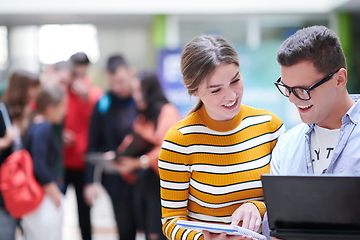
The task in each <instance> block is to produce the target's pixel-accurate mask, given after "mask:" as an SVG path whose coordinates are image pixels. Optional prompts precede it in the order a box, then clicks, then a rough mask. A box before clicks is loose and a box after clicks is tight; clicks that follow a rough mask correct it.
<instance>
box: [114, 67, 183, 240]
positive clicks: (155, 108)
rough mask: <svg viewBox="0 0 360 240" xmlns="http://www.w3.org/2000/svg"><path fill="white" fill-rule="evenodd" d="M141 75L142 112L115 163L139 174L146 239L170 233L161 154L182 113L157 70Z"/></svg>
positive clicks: (137, 91) (137, 90)
mask: <svg viewBox="0 0 360 240" xmlns="http://www.w3.org/2000/svg"><path fill="white" fill-rule="evenodd" d="M138 77H139V81H137V82H136V85H135V88H134V94H133V97H134V99H135V102H136V107H137V110H138V116H137V118H136V119H135V121H134V124H133V129H132V133H131V134H129V135H127V136H126V138H125V140H124V141H123V143H122V144H121V145H120V147H119V148H118V152H119V153H120V154H121V157H119V158H118V159H117V162H116V163H114V165H113V166H114V167H115V168H116V169H117V170H118V171H119V172H120V174H121V175H122V176H128V175H134V176H136V180H135V181H136V184H135V183H134V184H135V188H136V193H135V196H136V197H135V201H136V204H135V209H136V210H135V211H138V218H139V219H140V222H141V225H142V227H143V228H144V231H145V237H146V239H147V240H160V239H166V237H165V236H164V235H163V233H162V230H161V226H162V225H161V204H160V188H159V186H160V178H159V173H158V158H159V152H160V149H161V144H162V142H163V140H164V137H165V134H166V132H167V131H168V130H169V129H170V127H172V126H173V125H174V124H175V123H177V122H178V121H179V120H180V113H179V111H178V109H177V108H176V107H175V106H174V105H173V104H171V103H169V101H168V100H167V98H166V97H165V95H164V93H163V91H162V89H161V86H160V83H159V80H158V78H157V75H156V74H155V73H154V72H152V71H143V72H141V73H140V74H139V75H138Z"/></svg>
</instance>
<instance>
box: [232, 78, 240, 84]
mask: <svg viewBox="0 0 360 240" xmlns="http://www.w3.org/2000/svg"><path fill="white" fill-rule="evenodd" d="M239 81H240V78H238V79H236V80H234V81H232V82H231V84H235V83H237V82H239Z"/></svg>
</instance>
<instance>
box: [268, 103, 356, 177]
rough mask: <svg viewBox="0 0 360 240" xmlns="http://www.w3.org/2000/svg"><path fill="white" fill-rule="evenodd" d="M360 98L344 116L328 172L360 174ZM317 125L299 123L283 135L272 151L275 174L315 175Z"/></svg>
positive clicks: (272, 171)
mask: <svg viewBox="0 0 360 240" xmlns="http://www.w3.org/2000/svg"><path fill="white" fill-rule="evenodd" d="M358 122H360V102H357V103H355V104H354V105H353V106H352V107H351V108H350V109H349V110H348V111H347V113H346V114H345V115H344V116H343V118H342V125H341V128H340V136H339V140H338V143H337V145H336V147H335V149H334V153H333V156H332V159H331V161H330V164H329V167H328V168H327V170H326V171H325V173H324V174H336V175H350V176H353V175H355V176H360V127H359V126H358ZM313 130H314V125H307V124H304V123H302V124H299V125H298V126H296V127H294V128H292V129H290V130H289V131H287V132H286V133H284V134H282V135H281V136H280V137H279V140H278V142H277V144H276V146H275V148H274V150H273V152H272V159H271V174H274V175H314V167H313V164H312V160H311V154H310V136H311V133H312V131H313Z"/></svg>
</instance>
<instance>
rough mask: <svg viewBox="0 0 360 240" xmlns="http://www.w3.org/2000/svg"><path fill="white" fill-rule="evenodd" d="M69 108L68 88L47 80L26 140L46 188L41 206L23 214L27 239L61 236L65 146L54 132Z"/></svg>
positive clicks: (59, 238)
mask: <svg viewBox="0 0 360 240" xmlns="http://www.w3.org/2000/svg"><path fill="white" fill-rule="evenodd" d="M65 112H66V95H65V92H64V91H63V90H62V89H61V88H59V87H57V86H55V85H52V84H46V85H45V86H44V87H43V88H42V90H41V91H40V92H39V95H38V96H37V99H36V113H35V115H34V117H33V119H32V122H31V124H30V125H29V128H28V130H27V132H26V134H25V140H24V142H25V143H26V148H27V150H28V151H29V153H30V155H31V157H32V159H33V162H34V174H35V177H36V180H37V181H38V182H39V183H40V185H42V186H43V188H44V192H45V196H44V198H43V200H42V202H41V204H40V206H39V207H38V208H37V209H36V210H35V211H33V212H31V213H29V214H27V215H25V216H24V217H23V218H22V221H21V225H22V227H23V231H24V236H25V239H26V240H41V239H44V240H45V239H47V240H61V232H62V217H63V193H62V192H61V190H60V189H61V184H62V181H59V179H60V178H61V176H59V175H60V174H59V173H58V169H59V166H60V165H61V164H62V163H61V161H60V159H61V157H59V156H60V155H61V154H62V149H61V139H60V138H59V136H58V135H56V134H54V131H53V125H54V124H60V123H61V122H62V121H63V118H64V116H65Z"/></svg>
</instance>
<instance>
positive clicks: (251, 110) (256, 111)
mask: <svg viewBox="0 0 360 240" xmlns="http://www.w3.org/2000/svg"><path fill="white" fill-rule="evenodd" d="M241 111H243V113H245V114H246V115H249V116H260V115H270V116H271V117H273V118H275V119H278V120H280V118H279V117H278V116H277V115H276V114H275V113H273V112H271V111H269V110H266V109H261V108H255V107H250V106H247V105H241ZM280 121H281V120H280Z"/></svg>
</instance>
